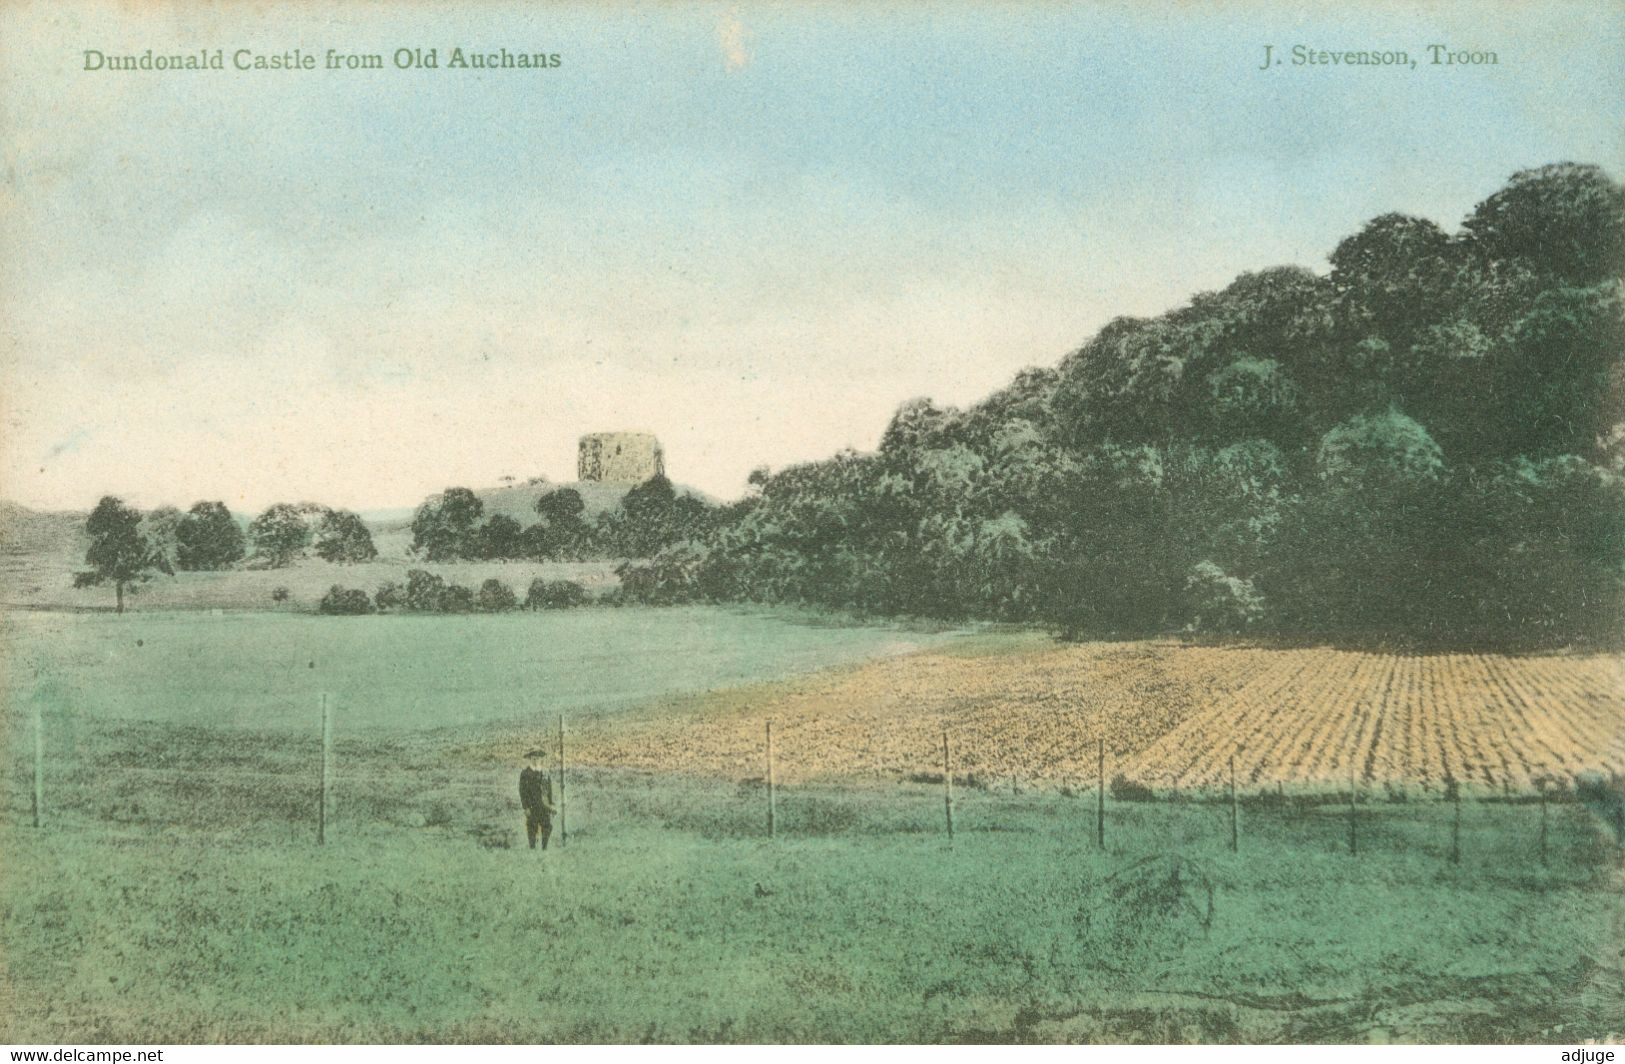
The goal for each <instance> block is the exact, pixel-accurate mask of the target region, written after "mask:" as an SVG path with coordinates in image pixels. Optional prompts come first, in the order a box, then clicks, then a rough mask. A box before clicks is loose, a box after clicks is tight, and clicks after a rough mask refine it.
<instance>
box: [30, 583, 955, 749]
mask: <svg viewBox="0 0 1625 1064" xmlns="http://www.w3.org/2000/svg"><path fill="white" fill-rule="evenodd" d="M956 638H959V636H958V635H956V634H955V633H953V632H930V631H925V630H915V629H905V628H901V627H866V626H858V625H851V624H835V623H825V622H821V621H819V620H817V619H816V618H810V617H802V616H800V615H797V614H795V613H793V612H786V611H779V612H769V611H750V610H730V609H701V608H693V609H670V610H655V609H641V608H630V609H581V610H544V611H538V612H535V613H528V612H527V613H512V614H497V615H467V616H459V617H434V616H417V615H400V614H391V615H384V616H370V617H323V616H311V615H300V614H275V613H261V612H244V613H225V614H222V615H218V616H217V615H213V614H209V613H205V612H197V611H191V612H179V611H177V612H151V613H147V612H143V613H129V614H125V615H123V616H119V615H115V614H106V613H97V614H67V613H47V612H26V613H3V612H0V661H6V662H9V663H12V665H11V668H10V669H9V674H8V675H7V676H6V677H5V678H4V687H3V688H0V696H3V700H4V704H5V705H7V706H10V707H13V708H14V715H16V714H15V709H16V708H17V707H27V706H29V705H31V704H32V703H35V702H38V703H40V704H41V705H43V706H45V707H46V711H47V713H48V714H50V715H51V716H52V718H53V721H54V722H56V725H55V726H60V727H63V728H70V729H71V728H73V727H76V726H77V725H76V724H75V722H76V721H79V720H81V719H102V718H121V719H131V718H134V719H145V720H170V721H180V722H186V723H192V724H206V725H210V726H221V727H239V726H254V727H265V726H287V727H292V728H309V727H313V726H314V723H313V722H315V721H316V720H317V719H319V711H318V709H317V705H318V698H319V697H320V694H321V693H323V692H325V693H327V694H328V695H329V696H330V697H331V699H332V700H333V706H334V710H335V712H337V713H339V714H340V718H339V719H341V720H342V722H343V724H342V726H343V727H344V728H345V729H362V730H372V729H378V728H408V729H416V728H434V727H447V726H465V725H472V724H479V723H482V722H486V721H502V720H519V719H531V720H540V719H548V718H550V717H551V716H552V715H554V714H557V713H559V712H569V713H601V712H608V711H614V710H616V709H624V708H626V707H629V706H632V705H636V704H638V703H641V702H645V701H648V700H650V699H653V698H656V697H659V696H662V695H668V694H673V693H678V692H686V691H700V690H708V689H711V688H717V687H729V686H736V685H740V684H747V683H752V682H757V681H762V680H770V679H775V678H778V677H781V676H787V675H793V674H795V673H800V672H807V671H810V670H813V669H818V668H824V667H827V666H831V665H839V664H845V663H851V662H858V661H863V660H867V659H870V658H874V657H881V656H886V655H892V654H900V653H907V652H909V651H912V650H917V649H920V648H923V647H927V646H940V645H943V644H944V643H947V642H950V641H952V640H954V639H956ZM24 716H26V714H24ZM49 726H52V725H48V727H49Z"/></svg>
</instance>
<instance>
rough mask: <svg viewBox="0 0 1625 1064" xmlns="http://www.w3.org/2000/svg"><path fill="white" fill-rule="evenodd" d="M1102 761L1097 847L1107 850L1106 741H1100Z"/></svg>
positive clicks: (1097, 794) (1098, 776)
mask: <svg viewBox="0 0 1625 1064" xmlns="http://www.w3.org/2000/svg"><path fill="white" fill-rule="evenodd" d="M1099 742H1100V747H1099V749H1100V760H1099V764H1098V767H1097V768H1096V770H1095V845H1096V846H1098V847H1100V848H1101V849H1102V850H1104V849H1105V848H1106V740H1105V739H1101V740H1100V741H1099Z"/></svg>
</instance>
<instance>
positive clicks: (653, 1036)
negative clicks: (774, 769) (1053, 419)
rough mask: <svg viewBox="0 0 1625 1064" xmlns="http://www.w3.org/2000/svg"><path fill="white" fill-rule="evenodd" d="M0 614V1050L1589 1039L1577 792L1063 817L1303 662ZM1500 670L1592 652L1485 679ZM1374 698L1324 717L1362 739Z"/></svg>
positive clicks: (158, 616) (1618, 1026) (677, 631)
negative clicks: (558, 741) (1112, 771)
mask: <svg viewBox="0 0 1625 1064" xmlns="http://www.w3.org/2000/svg"><path fill="white" fill-rule="evenodd" d="M0 623H3V628H0V633H3V638H4V648H5V660H6V661H8V662H9V663H14V664H13V667H12V668H11V669H10V672H9V674H8V675H7V676H6V678H5V681H4V682H5V688H4V705H5V707H6V714H7V715H6V720H5V729H6V730H5V732H4V734H5V736H6V760H5V763H4V768H5V786H4V790H3V793H0V850H3V852H4V854H5V862H4V867H3V870H0V957H3V966H0V971H3V979H0V1040H5V1041H9V1042H38V1043H50V1042H104V1041H105V1042H188V1041H211V1040H246V1041H284V1040H293V1041H521V1042H532V1041H640V1040H649V1041H764V1040H765V1041H836V1042H844V1041H882V1042H894V1041H1038V1042H1057V1041H1060V1042H1065V1041H1079V1042H1088V1041H1148V1042H1162V1041H1176V1042H1231V1041H1235V1042H1249V1041H1251V1042H1259V1041H1262V1042H1270V1041H1308V1042H1364V1041H1424V1042H1480V1041H1493V1042H1505V1041H1510V1042H1519V1041H1540V1042H1564V1043H1571V1044H1572V1043H1573V1042H1575V1041H1577V1040H1586V1039H1607V1038H1611V1037H1612V1038H1617V1037H1618V1036H1619V1034H1620V1033H1621V1032H1625V966H1622V956H1625V955H1622V953H1621V949H1620V947H1621V944H1622V943H1625V926H1622V920H1625V906H1622V905H1621V897H1620V890H1621V880H1620V875H1619V864H1618V861H1619V858H1618V855H1619V848H1618V840H1617V839H1616V837H1615V835H1614V834H1613V832H1612V831H1611V830H1609V828H1610V825H1609V821H1608V817H1607V815H1606V813H1607V811H1606V810H1601V809H1597V808H1593V807H1591V806H1588V805H1587V804H1585V803H1584V802H1581V801H1577V800H1574V795H1573V794H1572V792H1567V793H1562V794H1558V795H1557V796H1555V797H1554V799H1553V800H1552V801H1551V802H1550V803H1549V804H1546V805H1542V804H1540V803H1536V802H1533V801H1530V800H1529V795H1528V793H1527V792H1523V791H1517V792H1516V793H1510V794H1509V793H1508V791H1507V789H1506V788H1503V787H1499V786H1497V787H1491V786H1488V785H1485V786H1482V787H1480V788H1478V789H1477V790H1470V791H1468V792H1467V799H1466V800H1464V801H1462V802H1461V803H1460V806H1459V810H1460V811H1459V816H1460V822H1459V826H1458V824H1457V823H1456V821H1455V817H1456V816H1457V815H1458V814H1457V809H1458V807H1457V806H1455V805H1453V804H1452V803H1449V802H1442V801H1439V800H1437V799H1438V797H1439V795H1438V794H1437V793H1436V792H1430V791H1428V790H1427V789H1425V788H1422V789H1418V790H1415V791H1412V790H1407V789H1406V788H1404V787H1390V786H1386V785H1383V781H1381V780H1380V779H1379V778H1378V777H1377V776H1375V775H1373V777H1372V778H1371V779H1370V780H1369V781H1366V780H1365V779H1364V777H1362V781H1363V785H1362V788H1361V791H1360V794H1359V801H1358V803H1357V805H1356V808H1355V821H1356V832H1357V838H1358V853H1357V855H1356V854H1351V852H1350V846H1349V839H1350V832H1349V808H1348V805H1347V802H1346V800H1345V799H1346V795H1340V794H1339V792H1338V791H1337V790H1336V789H1335V788H1334V789H1330V790H1328V789H1325V788H1317V787H1314V786H1310V785H1308V782H1306V781H1300V783H1302V784H1303V785H1301V786H1294V787H1289V788H1286V789H1284V790H1274V789H1272V788H1270V787H1267V786H1262V785H1258V783H1257V781H1251V780H1249V781H1248V784H1247V785H1246V786H1244V787H1243V788H1242V790H1241V793H1240V794H1239V795H1238V800H1237V803H1236V805H1235V806H1234V807H1232V806H1231V805H1230V804H1229V802H1228V801H1226V800H1224V795H1223V792H1222V790H1220V791H1218V792H1215V791H1214V790H1213V789H1212V788H1202V787H1196V786H1192V787H1189V788H1185V789H1179V790H1172V791H1165V792H1163V793H1162V794H1161V796H1160V798H1159V800H1154V801H1145V800H1134V801H1131V800H1125V799H1123V798H1122V797H1120V796H1119V794H1118V793H1117V792H1116V790H1115V789H1108V790H1107V793H1105V794H1104V795H1102V794H1101V792H1100V791H1099V790H1098V789H1097V785H1098V782H1099V781H1098V780H1096V779H1095V778H1094V776H1093V773H1092V767H1091V766H1089V765H1087V764H1086V762H1087V757H1086V755H1087V754H1088V752H1089V751H1091V750H1092V749H1093V748H1094V743H1095V741H1096V735H1097V734H1099V735H1101V737H1103V738H1107V739H1108V746H1109V748H1110V751H1111V754H1110V756H1111V757H1112V759H1113V763H1114V765H1115V764H1117V763H1122V764H1124V765H1128V764H1132V758H1133V757H1134V756H1135V754H1136V752H1143V751H1145V750H1149V749H1154V748H1156V747H1157V746H1158V744H1159V743H1163V742H1165V741H1166V737H1167V736H1170V735H1175V734H1177V733H1178V729H1180V728H1181V727H1185V726H1186V725H1188V724H1190V723H1191V722H1195V723H1197V724H1199V725H1201V727H1203V728H1207V727H1210V724H1208V723H1206V722H1207V721H1208V720H1209V714H1210V712H1211V711H1212V708H1213V707H1214V706H1215V705H1221V704H1230V705H1246V704H1249V703H1250V701H1252V700H1254V698H1255V696H1250V695H1247V693H1246V692H1248V691H1251V690H1255V688H1253V687H1251V686H1250V684H1252V683H1253V682H1255V680H1256V678H1257V677H1258V676H1263V675H1266V674H1271V673H1270V670H1271V669H1279V670H1284V672H1283V674H1285V675H1300V674H1303V673H1304V668H1303V663H1301V662H1295V661H1293V660H1292V659H1291V658H1290V655H1291V654H1293V653H1297V652H1295V651H1273V650H1267V649H1264V648H1234V649H1231V650H1223V651H1221V649H1220V648H1212V647H1185V646H1181V645H1179V644H1175V643H1125V644H1086V645H1081V646H1064V645H1058V644H1055V643H1053V642H1052V641H1050V640H1049V639H1047V638H1046V637H1045V636H1043V635H1042V634H1040V633H1035V632H1030V631H1020V630H1011V629H999V628H984V629H978V630H973V631H941V632H938V631H929V630H911V629H907V628H902V627H879V628H872V627H861V626H854V625H851V624H836V623H833V622H830V621H828V620H827V619H820V618H817V617H812V616H806V615H798V614H788V613H782V612H773V613H765V612H760V611H757V612H751V611H735V610H712V609H680V610H636V609H623V610H608V609H604V610H583V611H570V612H566V613H559V614H546V613H544V614H523V615H511V616H494V617H477V616H465V617H410V616H408V617H399V616H375V617H360V618H327V617H317V616H310V615H305V616H288V615H279V614H271V613H259V614H232V613H227V614H225V615H223V616H214V615H211V614H208V613H199V612H188V613H162V612H151V613H146V612H143V613H133V614H129V615H126V616H124V617H116V616H112V615H107V614H53V613H45V612H27V613H20V614H19V613H14V614H5V615H0ZM1227 653H1228V654H1236V655H1240V656H1239V657H1226V656H1224V655H1225V654H1227ZM1321 653H1331V652H1321ZM1517 661H1526V663H1527V667H1528V668H1530V669H1551V668H1561V667H1565V663H1567V667H1573V668H1578V669H1579V670H1580V674H1581V675H1592V673H1593V672H1595V670H1598V669H1606V667H1607V663H1606V662H1598V661H1596V660H1593V659H1589V658H1585V657H1575V658H1567V657H1563V656H1555V657H1548V658H1530V659H1505V660H1501V659H1497V661H1496V662H1495V663H1494V667H1495V668H1498V669H1504V668H1511V667H1512V666H1511V665H1510V664H1508V663H1509V662H1517ZM223 662H230V667H223V665H222V663H223ZM1246 662H1251V663H1252V665H1253V666H1254V667H1253V668H1250V669H1249V668H1242V667H1241V666H1242V664H1244V663H1246ZM312 665H314V668H313V667H312ZM36 669H37V670H38V671H37V672H36V671H35V670H36ZM1313 671H1314V670H1313V669H1311V670H1309V672H1310V673H1311V674H1312V673H1313ZM1604 674H1605V673H1599V674H1598V675H1604ZM1227 678H1228V680H1227ZM1300 689H1301V685H1300V688H1291V687H1290V685H1289V687H1288V689H1287V691H1286V694H1287V695H1289V696H1290V695H1292V693H1293V691H1294V690H1300ZM1378 689H1379V690H1382V689H1386V688H1381V687H1379V688H1378ZM1364 690H1365V688H1356V689H1351V691H1350V694H1349V697H1348V698H1347V699H1345V700H1344V702H1343V703H1339V704H1332V703H1328V702H1326V700H1324V699H1322V700H1321V704H1322V711H1323V712H1326V713H1333V714H1353V715H1354V716H1355V717H1356V718H1357V717H1358V715H1359V713H1361V712H1364V711H1365V710H1364V708H1362V707H1366V706H1367V702H1368V701H1369V700H1368V699H1364V697H1363V696H1362V694H1361V692H1362V691H1364ZM1565 690H1566V688H1565ZM319 691H328V692H330V694H331V696H332V699H333V703H334V705H335V712H336V715H337V720H338V725H337V726H336V728H335V742H334V749H333V766H334V776H333V785H332V793H331V798H332V804H331V806H330V808H329V818H328V826H327V842H326V845H323V846H317V845H316V843H315V825H316V799H317V790H318V787H317V781H318V776H319V765H320V759H321V748H320V740H319V736H318V731H317V728H316V719H317V709H316V706H317V692H319ZM1560 701H1561V700H1560ZM1299 702H1302V703H1303V704H1306V705H1307V704H1311V702H1312V700H1310V699H1298V700H1297V701H1293V700H1292V699H1291V698H1284V699H1283V700H1282V704H1283V705H1296V704H1298V703H1299ZM1563 704H1564V705H1567V702H1563ZM1338 705H1341V706H1342V708H1341V709H1339V708H1338ZM36 706H37V707H38V708H39V710H40V712H41V715H42V717H43V718H44V719H45V721H46V727H45V733H44V738H45V751H46V758H45V770H46V771H45V777H44V794H45V801H44V803H43V805H42V807H41V808H40V810H39V812H40V815H41V820H42V827H40V828H38V829H35V828H33V827H31V826H30V825H31V822H32V815H33V812H34V809H33V799H32V741H31V738H32V735H31V728H32V716H33V710H34V708H35V707H36ZM561 707H564V708H567V712H568V714H569V721H570V733H569V735H570V743H571V770H570V773H569V776H568V787H567V790H566V795H565V797H566V801H565V819H564V821H563V823H562V824H561V825H560V830H559V832H558V833H556V834H555V838H554V846H553V847H552V848H551V849H549V850H547V851H545V852H541V851H537V852H532V851H530V850H528V849H526V848H525V846H524V836H523V826H522V819H521V816H520V813H519V810H518V808H517V801H516V798H515V775H516V772H517V767H518V765H519V764H520V762H521V760H522V759H523V755H524V753H525V751H526V750H528V749H530V748H532V747H534V746H538V745H542V746H549V747H551V744H552V742H553V741H554V735H555V732H554V728H555V727H556V717H555V714H556V713H557V712H559V711H560V709H561ZM770 717H771V718H772V719H774V720H775V721H776V727H777V728H778V729H779V732H778V734H779V738H780V745H779V762H778V773H779V783H780V786H779V788H778V790H777V792H776V817H775V826H776V837H774V838H772V839H769V838H767V837H766V836H767V822H766V806H767V803H766V790H765V786H764V780H763V778H762V777H763V776H764V774H765V762H764V759H763V744H762V727H763V724H764V723H765V720H766V719H768V718H770ZM1046 721H1047V722H1048V726H1047V727H1045V726H1044V725H1045V722H1046ZM1104 722H1114V724H1113V727H1112V728H1111V729H1108V730H1104V731H1102V727H1101V726H1102V724H1103V723H1104ZM944 728H947V729H949V730H950V732H951V734H952V735H953V736H954V738H955V742H956V743H958V744H959V746H958V747H957V748H956V771H955V783H956V787H955V834H954V838H953V840H952V843H951V845H950V843H949V840H948V838H947V833H946V824H945V815H944V804H943V786H942V783H943V781H942V777H941V774H940V764H941V763H940V750H939V748H937V747H936V746H935V745H934V744H936V743H940V741H941V735H942V731H943V729H944ZM1324 730H1325V731H1326V732H1327V734H1337V735H1341V734H1343V733H1344V731H1343V730H1339V729H1338V728H1336V727H1332V726H1330V725H1328V726H1327V727H1326V728H1325V729H1324ZM1508 734H1513V733H1508ZM916 747H917V748H916ZM1486 749H1489V750H1492V749H1493V746H1489V747H1486ZM978 758H980V759H981V760H978ZM1487 763H1489V762H1488V761H1486V764H1487ZM1373 764H1374V765H1376V764H1378V763H1376V762H1374V763H1373ZM1388 782H1392V781H1388ZM1097 802H1103V804H1104V809H1105V842H1104V845H1103V846H1101V845H1098V844H1097V841H1096V837H1095V830H1096V815H1097ZM1232 808H1234V809H1235V811H1236V815H1237V817H1238V829H1239V830H1238V838H1237V847H1236V850H1235V851H1234V852H1232V850H1231V849H1230V843H1229V837H1230V836H1229V828H1230V819H1229V818H1230V815H1231V810H1232ZM565 831H567V833H568V834H567V838H564V837H561V836H562V835H563V833H564V832H565ZM1542 840H1544V841H1542ZM561 843H562V845H561Z"/></svg>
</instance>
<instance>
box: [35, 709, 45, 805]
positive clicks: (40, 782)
mask: <svg viewBox="0 0 1625 1064" xmlns="http://www.w3.org/2000/svg"><path fill="white" fill-rule="evenodd" d="M44 815H45V716H44V714H42V713H41V712H40V708H39V703H38V702H35V703H34V826H35V827H36V828H37V827H39V826H40V819H41V818H42V817H43V816H44Z"/></svg>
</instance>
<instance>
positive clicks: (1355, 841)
mask: <svg viewBox="0 0 1625 1064" xmlns="http://www.w3.org/2000/svg"><path fill="white" fill-rule="evenodd" d="M1356 817H1357V814H1356V812H1355V808H1354V766H1353V765H1350V766H1349V856H1351V857H1357V856H1359V853H1360V829H1359V827H1358V823H1359V822H1358V820H1357V819H1356Z"/></svg>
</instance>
